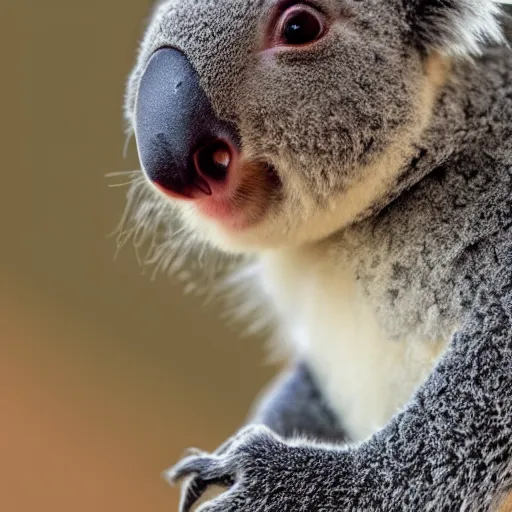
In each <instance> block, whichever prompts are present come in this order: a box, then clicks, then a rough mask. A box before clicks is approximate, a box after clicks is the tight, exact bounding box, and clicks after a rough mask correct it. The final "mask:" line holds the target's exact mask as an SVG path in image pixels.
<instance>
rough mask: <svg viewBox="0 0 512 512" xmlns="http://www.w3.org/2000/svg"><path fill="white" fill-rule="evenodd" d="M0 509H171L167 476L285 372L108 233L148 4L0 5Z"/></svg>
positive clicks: (173, 494)
mask: <svg viewBox="0 0 512 512" xmlns="http://www.w3.org/2000/svg"><path fill="white" fill-rule="evenodd" d="M0 4H1V5H0V13H1V15H0V16H1V19H2V30H1V31H0V32H1V35H0V38H1V39H2V44H1V45H0V46H1V48H2V49H1V50H0V51H1V52H2V73H1V78H2V80H1V82H0V89H1V94H0V97H1V100H0V101H1V105H2V109H1V120H2V122H1V123H0V125H1V130H2V133H1V138H0V140H1V147H2V184H1V199H0V228H1V242H0V243H1V245H0V250H1V252H0V459H1V466H0V510H1V511H2V512H29V511H32V510H40V511H42V512H44V511H52V512H64V511H66V512H68V511H71V510H72V511H74V512H82V511H94V512H107V511H108V512H117V511H123V512H136V511H137V512H139V511H142V510H143V511H151V512H158V511H172V510H176V505H177V497H178V492H177V491H176V490H173V489H171V488H169V487H168V486H167V484H166V483H165V482H164V481H163V480H162V478H161V476H160V473H161V471H162V470H163V469H165V468H166V467H168V466H169V465H170V464H172V463H173V462H175V461H176V460H177V459H178V458H179V457H180V456H181V455H182V453H183V450H184V449H185V448H186V447H188V446H190V445H195V446H199V447H201V448H206V449H213V448H215V446H216V445H217V444H218V443H220V442H221V441H223V440H224V439H225V438H226V437H227V436H229V435H230V434H231V433H232V432H233V431H234V430H235V429H236V428H237V427H238V426H239V424H240V423H241V422H242V421H243V419H244V417H245V414H246V412H247V408H248V406H249V403H250V402H251V400H252V399H253V397H254V396H255V394H256V393H257V392H258V390H259V389H260V388H261V386H262V385H263V383H264V382H265V381H267V380H268V378H269V376H270V374H271V372H272V369H271V368H269V367H266V366H265V365H264V364H263V361H264V352H263V348H262V344H261V343H260V342H259V340H254V339H252V340H251V339H239V338H238V337H237V335H236V333H235V332H233V331H229V330H228V329H227V328H226V327H225V326H224V325H223V324H222V322H221V321H220V320H219V319H218V318H219V311H218V308H217V309H216V308H213V307H208V308H204V307H203V306H202V301H201V299H199V298H194V297H190V296H184V295H183V293H182V287H181V285H179V284H177V283H173V282H172V281H170V280H169V279H168V278H166V277H165V276H163V275H160V277H159V278H158V279H157V280H156V281H155V282H152V281H151V280H150V278H149V275H142V273H141V269H140V267H139V266H138V264H137V261H136V258H135V256H134V251H133V249H132V248H131V247H130V246H127V247H126V248H125V249H124V250H123V251H122V252H121V254H120V256H119V258H118V259H117V260H116V261H114V254H115V249H116V246H115V241H114V240H113V239H108V238H107V235H108V234H109V233H110V232H111V231H112V230H113V228H114V227H115V226H116V224H117V222H118V221H119V219H120V217H121V214H122V212H123V208H124V204H125V200H124V195H125V192H126V189H118V188H116V189H113V188H109V187H108V183H109V182H108V180H107V179H106V178H105V174H107V173H110V172H115V171H123V170H131V169H135V168H137V166H138V163H137V160H136V156H135V154H136V153H135V151H134V148H133V145H132V147H131V150H130V152H129V157H128V158H127V159H126V160H123V158H122V150H123V144H124V134H123V125H122V111H121V105H122V98H123V92H124V83H125V79H126V77H127V74H128V72H129V70H130V67H131V65H132V64H133V62H134V57H135V51H136V48H137V43H138V40H139V37H140V36H141V34H142V30H143V28H144V21H143V20H144V18H145V16H146V15H147V13H148V12H149V4H150V1H149V0H135V1H133V0H132V1H130V2H127V1H126V0H108V1H105V0H87V1H82V2H79V1H76V0H75V1H73V0H45V1H40V0H25V1H23V2H22V1H20V0H2V2H1V3H0Z"/></svg>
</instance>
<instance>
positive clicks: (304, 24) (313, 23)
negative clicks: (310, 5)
mask: <svg viewBox="0 0 512 512" xmlns="http://www.w3.org/2000/svg"><path fill="white" fill-rule="evenodd" d="M321 32H322V26H321V24H320V21H319V20H318V19H317V18H316V16H314V15H313V14H311V13H309V12H306V11H304V12H297V13H295V14H293V15H292V16H290V18H289V19H288V20H287V21H286V23H285V25H284V33H283V37H284V39H285V41H286V42H287V43H288V44H305V43H309V42H311V41H314V40H315V39H317V38H318V36H319V35H320V33H321Z"/></svg>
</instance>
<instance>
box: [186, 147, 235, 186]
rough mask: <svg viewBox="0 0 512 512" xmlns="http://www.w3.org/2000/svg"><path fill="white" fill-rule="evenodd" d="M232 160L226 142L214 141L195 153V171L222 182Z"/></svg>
mask: <svg viewBox="0 0 512 512" xmlns="http://www.w3.org/2000/svg"><path fill="white" fill-rule="evenodd" d="M232 160H233V152H232V149H231V147H230V146H229V144H228V143H227V142H224V141H223V140H214V141H213V142H210V143H209V144H207V145H206V146H203V147H202V148H201V149H199V150H198V151H196V153H195V155H194V163H195V166H196V171H197V172H198V173H199V174H200V175H202V176H204V177H207V178H211V179H213V180H215V181H224V180H225V179H226V177H227V174H228V170H229V167H230V165H231V162H232Z"/></svg>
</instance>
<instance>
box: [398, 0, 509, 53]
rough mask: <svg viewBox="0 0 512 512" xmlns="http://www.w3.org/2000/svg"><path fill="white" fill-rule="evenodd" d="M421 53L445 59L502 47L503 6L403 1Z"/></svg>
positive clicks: (470, 0) (487, 1) (484, 1)
mask: <svg viewBox="0 0 512 512" xmlns="http://www.w3.org/2000/svg"><path fill="white" fill-rule="evenodd" d="M404 7H405V10H406V13H407V17H408V24H409V27H411V29H412V32H413V34H414V37H415V39H417V40H419V44H420V46H421V47H422V49H423V50H424V51H425V52H427V53H430V52H432V51H439V52H441V53H444V54H446V55H462V56H468V55H479V54H480V53H481V52H482V48H483V47H484V46H485V45H486V44H492V43H502V42H503V41H504V35H503V31H502V27H501V25H500V14H501V12H502V11H501V8H500V6H499V5H498V4H497V3H496V2H494V1H493V0H404Z"/></svg>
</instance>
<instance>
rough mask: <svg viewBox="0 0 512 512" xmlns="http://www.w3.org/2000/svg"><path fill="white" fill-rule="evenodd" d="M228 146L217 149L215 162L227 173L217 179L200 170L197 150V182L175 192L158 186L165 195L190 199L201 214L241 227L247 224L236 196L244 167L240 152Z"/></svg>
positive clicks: (214, 155) (213, 155)
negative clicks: (241, 162)
mask: <svg viewBox="0 0 512 512" xmlns="http://www.w3.org/2000/svg"><path fill="white" fill-rule="evenodd" d="M225 144H226V147H225V148H220V149H217V150H216V151H214V152H213V153H212V155H211V160H212V163H213V164H214V165H216V166H220V167H224V168H225V169H226V175H225V177H224V178H223V179H216V178H213V177H211V176H209V175H208V173H206V172H204V170H203V169H201V165H200V162H199V158H198V153H197V152H196V154H195V155H194V163H195V168H196V171H197V177H196V180H195V182H194V184H192V185H189V186H187V187H185V188H184V189H183V190H182V191H181V192H179V193H178V192H174V191H172V190H169V189H167V188H165V187H162V186H161V185H159V184H158V183H154V185H155V186H156V188H157V189H158V190H159V191H160V192H161V193H162V194H164V195H165V196H167V197H170V198H171V199H173V200H176V201H183V202H189V203H190V202H191V203H193V204H194V206H195V207H196V209H197V211H198V213H200V214H201V215H204V216H205V217H209V218H211V219H214V220H217V221H219V222H221V223H222V224H224V225H226V226H233V227H234V226H238V227H239V226H242V225H243V224H244V223H245V218H246V215H245V214H244V208H243V204H241V203H240V202H239V201H236V199H235V195H236V192H237V189H238V187H239V186H240V183H241V181H242V180H243V176H242V174H243V166H242V165H240V155H239V154H238V152H237V151H236V150H235V148H233V147H232V146H231V145H230V144H228V143H225Z"/></svg>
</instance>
